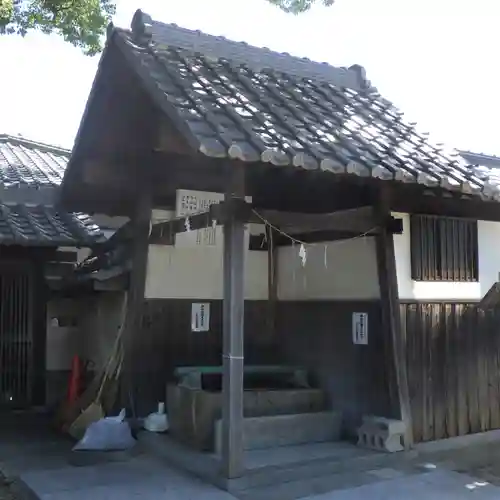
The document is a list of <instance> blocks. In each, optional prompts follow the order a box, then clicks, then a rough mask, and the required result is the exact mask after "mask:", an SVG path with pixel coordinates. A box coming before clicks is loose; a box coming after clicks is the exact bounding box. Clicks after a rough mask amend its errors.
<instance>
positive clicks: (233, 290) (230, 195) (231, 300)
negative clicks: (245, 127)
mask: <svg viewBox="0 0 500 500" xmlns="http://www.w3.org/2000/svg"><path fill="white" fill-rule="evenodd" d="M228 167H229V182H228V187H227V191H226V194H225V200H226V201H230V200H233V199H237V200H238V199H239V200H244V199H245V170H244V167H243V165H241V164H229V165H228ZM244 233H245V229H244V224H243V222H242V221H241V220H239V219H238V218H237V217H232V218H231V219H229V220H226V222H225V224H224V292H223V293H224V302H223V329H222V330H223V360H222V364H223V368H224V373H223V377H222V400H223V403H222V467H223V474H224V476H225V477H227V478H235V477H239V476H241V474H243V471H244V450H243V368H244V353H243V348H244V331H243V330H244V272H245V270H244V256H245V248H244V241H245V238H244Z"/></svg>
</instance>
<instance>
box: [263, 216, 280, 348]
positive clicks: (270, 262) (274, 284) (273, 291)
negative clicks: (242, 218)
mask: <svg viewBox="0 0 500 500" xmlns="http://www.w3.org/2000/svg"><path fill="white" fill-rule="evenodd" d="M277 236H278V235H277V233H276V231H274V230H273V229H272V228H270V227H269V226H266V240H267V294H268V297H267V305H268V328H269V330H268V334H269V339H268V340H269V341H271V342H274V341H275V337H276V307H277V301H278V246H277V245H276V238H277Z"/></svg>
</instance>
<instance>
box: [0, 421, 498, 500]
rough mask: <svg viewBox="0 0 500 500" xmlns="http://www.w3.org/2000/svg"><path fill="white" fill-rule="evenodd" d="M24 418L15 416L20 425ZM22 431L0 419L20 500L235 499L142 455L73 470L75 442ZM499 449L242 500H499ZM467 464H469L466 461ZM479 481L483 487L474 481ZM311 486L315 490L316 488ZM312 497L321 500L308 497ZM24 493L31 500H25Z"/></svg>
mask: <svg viewBox="0 0 500 500" xmlns="http://www.w3.org/2000/svg"><path fill="white" fill-rule="evenodd" d="M22 418H24V417H21V416H18V417H16V419H15V421H16V422H17V424H20V421H21V420H22ZM25 424H26V425H18V426H17V427H11V425H10V424H9V422H6V421H4V420H3V419H2V418H0V470H1V471H2V472H3V473H4V474H5V475H7V476H9V477H18V478H20V479H21V480H22V481H17V482H16V483H17V484H23V485H25V487H23V488H22V489H20V490H18V493H20V494H22V496H20V497H19V498H20V500H22V499H23V498H30V499H42V500H64V499H68V500H83V499H88V500H101V499H102V500H104V499H106V500H113V499H120V500H135V499H139V497H140V498H144V499H145V500H161V499H163V500H195V499H196V500H198V499H203V500H237V499H236V497H235V496H233V495H231V494H229V493H227V492H224V491H221V490H219V489H217V488H215V487H214V486H211V485H209V484H206V483H204V482H202V481H200V480H198V479H196V478H194V477H192V476H190V475H188V474H185V473H183V472H181V471H179V470H177V469H174V468H173V467H171V466H169V465H167V464H166V463H165V462H164V461H163V460H161V459H158V458H156V457H152V456H149V455H146V454H144V453H141V452H140V450H138V451H137V453H135V454H133V455H127V456H126V457H121V458H117V459H116V460H115V461H113V462H110V461H109V460H106V461H102V462H101V463H93V464H91V465H79V466H75V465H70V463H71V457H74V454H73V453H72V452H71V451H70V450H71V446H72V442H71V441H69V440H66V439H64V438H62V437H61V436H60V435H57V434H53V433H52V434H51V433H50V432H49V431H48V429H47V425H46V424H47V422H43V420H36V421H32V420H30V419H29V418H28V419H27V421H26V422H25ZM496 450H497V447H496V444H495V445H491V446H490V447H487V448H485V447H482V448H481V450H480V451H479V450H478V452H476V453H472V452H471V453H468V452H467V451H465V450H460V451H454V452H452V453H447V454H444V455H442V456H440V455H433V456H429V457H425V458H426V460H425V461H432V462H433V463H435V464H437V468H436V469H431V470H426V469H423V468H422V467H419V465H420V464H421V463H422V460H420V459H419V460H417V461H415V462H414V463H411V464H409V463H408V462H406V463H403V462H404V461H402V463H401V464H400V465H397V466H395V467H394V468H388V467H386V468H378V469H375V470H371V471H364V472H356V471H352V472H351V473H349V474H345V473H344V474H336V475H333V474H332V475H331V477H330V476H328V477H326V478H325V477H321V478H316V479H311V482H312V483H314V484H309V485H306V486H307V487H304V488H302V487H301V484H294V483H293V482H292V483H285V484H277V485H276V486H275V487H274V486H273V487H270V488H266V492H265V495H263V492H262V491H259V490H258V488H257V489H255V491H253V490H247V491H246V492H245V493H244V494H241V495H240V494H238V497H239V498H241V499H243V498H244V500H268V499H271V500H288V499H292V498H295V499H296V498H299V497H302V498H304V499H307V500H362V499H363V500H365V499H368V498H369V499H370V500H412V499H419V500H420V499H421V498H425V500H448V499H450V500H451V499H453V500H462V499H465V498H469V497H471V495H474V500H489V499H500V488H499V487H497V486H495V485H494V484H491V483H494V482H496V481H494V479H495V477H497V468H498V472H499V476H498V477H500V452H497V451H496ZM464 457H468V458H467V460H465V458H464ZM421 458H422V457H421ZM472 458H474V461H473V463H472V462H471V460H472ZM438 459H439V460H438ZM464 460H465V461H464ZM496 464H498V466H497V465H496ZM485 467H486V469H487V471H488V474H489V475H490V476H491V478H492V481H488V482H487V479H486V478H485V477H484V476H485V474H486V473H485ZM458 470H462V471H463V472H464V473H460V472H457V471H458ZM470 471H472V472H470ZM473 476H474V477H473ZM481 477H483V482H481V481H480V480H479V479H477V478H481ZM488 479H489V477H488ZM311 486H314V487H313V488H312V489H311ZM308 488H309V491H308V492H307V493H306V491H307V489H308ZM311 491H314V492H315V493H316V494H315V495H313V496H311V495H310V492H311ZM327 491H329V492H328V493H326V492H327ZM27 493H29V496H25V495H26V494H27ZM307 495H309V496H307Z"/></svg>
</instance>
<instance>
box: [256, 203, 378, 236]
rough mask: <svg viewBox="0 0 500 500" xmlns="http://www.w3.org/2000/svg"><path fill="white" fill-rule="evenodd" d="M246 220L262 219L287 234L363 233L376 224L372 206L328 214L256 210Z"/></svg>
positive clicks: (258, 220) (257, 221) (259, 221)
mask: <svg viewBox="0 0 500 500" xmlns="http://www.w3.org/2000/svg"><path fill="white" fill-rule="evenodd" d="M256 212H257V214H258V215H257V214H255V213H252V215H251V217H250V220H249V221H248V222H253V223H256V224H259V223H262V219H265V220H266V221H267V222H269V223H271V224H272V225H273V226H276V227H279V228H280V229H281V230H283V231H285V232H286V233H288V234H299V233H306V232H307V233H309V232H315V231H325V230H335V231H350V232H353V233H356V232H359V233H364V232H367V231H370V230H373V229H374V228H375V227H376V226H377V222H378V221H376V219H375V215H374V212H373V207H371V206H367V207H360V208H352V209H349V210H340V211H338V212H332V213H328V214H321V213H318V214H303V213H293V212H280V211H277V210H256Z"/></svg>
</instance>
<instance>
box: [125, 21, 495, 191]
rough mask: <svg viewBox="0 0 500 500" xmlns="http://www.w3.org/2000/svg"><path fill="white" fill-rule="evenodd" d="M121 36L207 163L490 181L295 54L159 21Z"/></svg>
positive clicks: (351, 82) (354, 87)
mask: <svg viewBox="0 0 500 500" xmlns="http://www.w3.org/2000/svg"><path fill="white" fill-rule="evenodd" d="M132 28H133V31H132V32H129V31H125V30H115V34H117V35H118V37H117V39H118V40H120V41H121V46H122V47H123V48H124V51H125V55H126V56H127V57H128V58H129V61H131V62H132V64H133V67H134V68H135V69H136V71H137V72H138V73H139V75H140V76H141V77H142V78H143V79H145V81H146V83H147V85H148V88H149V89H150V90H151V91H152V92H153V94H154V95H153V97H154V98H155V99H156V102H157V103H159V105H160V106H161V107H162V109H163V110H164V111H165V112H166V113H167V114H168V116H169V117H170V118H171V119H172V120H173V121H174V122H175V123H176V125H177V126H178V128H179V130H180V132H181V133H183V134H184V136H185V137H186V138H187V139H188V141H190V143H191V144H192V145H193V147H195V148H196V149H198V150H199V151H201V152H202V153H203V154H205V155H207V156H212V157H224V156H229V157H232V158H238V159H240V160H243V161H249V162H254V161H259V160H260V161H264V162H270V163H272V164H274V165H295V166H296V167H300V168H305V169H308V170H309V169H322V170H326V171H330V172H333V173H349V174H353V175H361V176H372V177H375V178H379V179H384V180H396V181H403V182H416V183H421V184H423V185H426V186H440V187H442V188H444V189H447V190H462V191H464V192H483V194H485V193H486V191H488V190H487V189H485V188H486V180H485V179H483V178H481V177H480V176H479V175H478V172H477V170H475V169H473V168H470V167H468V166H467V165H466V163H465V162H464V161H463V160H462V159H461V158H460V156H458V153H457V152H455V151H453V150H451V151H447V150H445V148H444V147H443V146H442V145H439V144H433V143H432V142H431V141H430V140H429V138H428V136H427V134H424V133H419V132H418V131H417V130H416V128H415V126H414V124H411V123H407V122H405V121H404V120H403V115H402V113H401V112H400V111H399V110H398V109H397V108H396V107H395V106H393V105H392V103H391V102H389V101H388V100H387V99H385V98H383V97H382V96H380V95H379V94H378V93H377V92H376V91H375V89H373V88H372V87H371V86H370V85H369V82H367V81H366V80H365V75H364V70H363V68H361V67H358V66H354V67H351V68H350V69H346V68H334V67H332V66H330V65H328V64H323V63H315V62H313V61H309V60H304V59H300V58H297V57H293V56H290V55H288V54H279V53H276V52H272V51H270V50H268V49H262V48H257V47H252V46H250V45H247V44H244V43H241V42H233V41H230V40H227V39H225V38H222V37H214V36H211V35H207V34H204V33H201V32H198V31H190V30H186V29H183V28H179V27H178V26H175V25H168V24H163V23H159V22H156V21H152V20H151V18H149V16H147V15H145V14H143V13H141V12H140V11H138V12H137V13H136V15H135V16H134V20H133V23H132Z"/></svg>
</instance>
